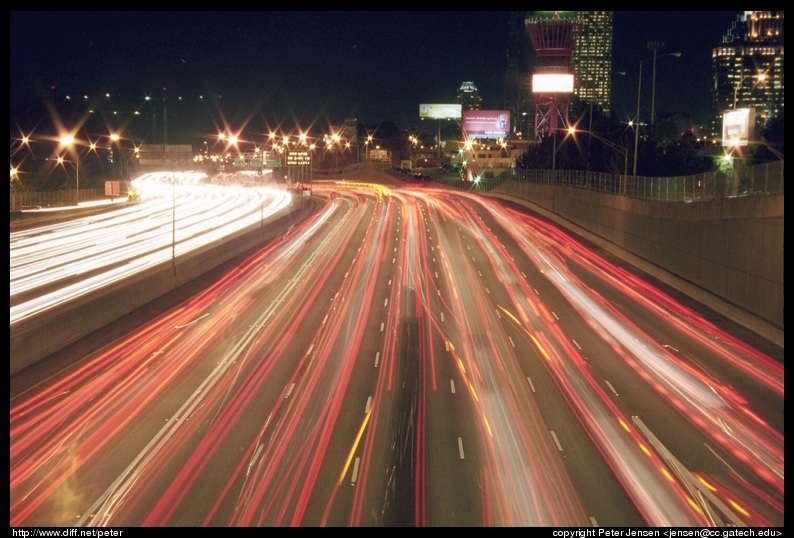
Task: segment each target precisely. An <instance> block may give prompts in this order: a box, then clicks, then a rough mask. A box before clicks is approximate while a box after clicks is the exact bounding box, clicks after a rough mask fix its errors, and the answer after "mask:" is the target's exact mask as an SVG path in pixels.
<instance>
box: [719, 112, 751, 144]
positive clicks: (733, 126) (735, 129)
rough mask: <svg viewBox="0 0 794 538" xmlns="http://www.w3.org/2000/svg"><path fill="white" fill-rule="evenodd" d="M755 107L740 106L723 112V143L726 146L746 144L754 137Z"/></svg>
mask: <svg viewBox="0 0 794 538" xmlns="http://www.w3.org/2000/svg"><path fill="white" fill-rule="evenodd" d="M754 127H755V109H754V108H738V109H736V110H726V111H725V112H723V113H722V145H723V146H724V147H735V146H746V145H748V144H749V143H750V140H752V139H753V129H754Z"/></svg>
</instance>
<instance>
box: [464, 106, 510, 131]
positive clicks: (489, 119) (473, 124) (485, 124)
mask: <svg viewBox="0 0 794 538" xmlns="http://www.w3.org/2000/svg"><path fill="white" fill-rule="evenodd" d="M463 130H464V131H465V132H466V134H467V135H468V136H469V137H471V138H507V135H508V133H509V132H510V112H509V111H507V110H464V111H463Z"/></svg>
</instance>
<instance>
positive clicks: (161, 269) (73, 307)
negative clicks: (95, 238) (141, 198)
mask: <svg viewBox="0 0 794 538" xmlns="http://www.w3.org/2000/svg"><path fill="white" fill-rule="evenodd" d="M314 203H316V200H314V199H309V200H305V199H302V198H301V197H300V195H298V194H296V195H295V196H294V200H293V209H292V210H291V212H289V213H288V214H286V215H284V216H281V217H278V218H275V219H272V220H268V221H265V222H264V225H263V224H262V223H258V224H255V225H252V226H250V227H249V228H247V229H245V230H243V231H241V232H239V233H237V234H236V235H234V236H232V237H227V238H225V239H223V240H219V241H218V242H216V243H215V244H212V245H208V246H206V247H204V248H202V249H199V250H196V251H194V252H191V253H189V254H186V255H184V256H179V257H178V258H177V259H176V262H175V263H174V264H172V262H171V260H168V261H167V262H164V263H162V264H160V265H158V266H156V267H153V268H151V269H150V270H149V271H146V272H145V273H143V274H139V275H135V276H133V277H130V278H129V279H127V280H125V281H124V282H122V283H117V284H114V285H113V286H112V287H109V288H107V289H104V290H99V291H97V292H95V293H92V294H90V295H88V296H85V297H80V298H78V299H76V300H74V301H72V302H70V303H68V304H66V305H64V306H62V307H59V308H56V309H54V310H52V311H50V312H46V313H44V314H42V315H39V316H36V317H34V318H32V319H29V320H25V321H23V322H21V323H18V324H16V325H13V326H11V335H10V336H11V349H10V353H9V359H10V363H11V374H12V375H13V374H14V373H16V372H18V371H20V370H22V369H24V368H26V367H28V366H30V365H32V364H35V363H36V362H38V361H40V360H41V359H43V358H45V357H47V356H48V355H51V354H52V353H55V352H57V351H60V350H61V349H63V348H65V347H66V346H68V345H69V344H71V343H73V342H76V341H77V340H79V339H80V338H83V337H84V336H87V335H89V334H91V333H93V332H95V331H97V330H100V329H101V328H102V327H105V326H106V325H108V324H110V323H112V322H114V321H117V320H118V319H120V318H121V317H122V316H125V315H127V314H129V313H131V312H133V311H134V310H136V309H138V308H140V307H142V306H143V305H145V304H147V303H149V302H151V301H153V300H155V299H157V298H159V297H161V296H163V295H165V294H167V293H169V292H171V291H173V290H175V289H176V288H178V287H179V286H181V285H183V284H186V283H188V282H190V281H191V280H193V279H195V278H197V277H199V276H201V275H203V274H205V273H207V272H208V271H210V270H212V269H215V268H216V267H218V266H220V265H221V264H223V263H225V262H227V261H229V260H231V259H233V258H235V257H236V256H239V255H241V254H244V253H246V252H248V251H250V250H252V249H254V248H257V247H258V246H260V245H262V244H264V243H265V242H267V241H269V240H271V239H274V238H275V237H277V236H279V235H281V234H283V233H285V232H286V231H287V230H288V229H289V227H290V226H292V225H294V224H295V223H296V222H299V221H301V220H303V219H304V218H306V217H307V216H308V215H310V214H312V213H313V208H314V206H313V204H314Z"/></svg>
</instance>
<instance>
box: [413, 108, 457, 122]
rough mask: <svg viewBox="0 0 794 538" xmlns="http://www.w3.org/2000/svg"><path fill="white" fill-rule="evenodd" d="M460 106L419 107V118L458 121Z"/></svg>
mask: <svg viewBox="0 0 794 538" xmlns="http://www.w3.org/2000/svg"><path fill="white" fill-rule="evenodd" d="M462 108H463V107H462V106H461V105H455V104H448V105H419V117H420V118H431V119H439V120H443V119H455V120H459V119H460V113H461V109H462Z"/></svg>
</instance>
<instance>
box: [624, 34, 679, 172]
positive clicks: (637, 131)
mask: <svg viewBox="0 0 794 538" xmlns="http://www.w3.org/2000/svg"><path fill="white" fill-rule="evenodd" d="M649 45H651V44H649ZM653 45H654V46H653V47H652V48H653V56H652V57H651V58H645V59H644V60H640V75H639V79H638V81H637V117H636V118H635V122H636V124H637V125H636V126H635V128H634V171H633V173H632V175H634V176H636V175H637V149H638V147H639V143H640V95H641V90H642V64H643V62H645V61H647V60H650V59H653V77H652V79H653V80H652V87H651V125H653V116H654V115H655V111H654V104H655V103H654V101H655V99H656V49H657V48H658V44H653ZM664 56H675V57H676V58H680V57H681V53H680V52H669V53H667V54H662V56H661V57H664Z"/></svg>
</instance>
